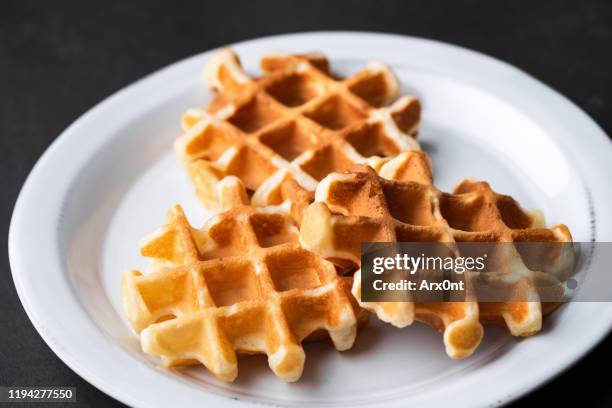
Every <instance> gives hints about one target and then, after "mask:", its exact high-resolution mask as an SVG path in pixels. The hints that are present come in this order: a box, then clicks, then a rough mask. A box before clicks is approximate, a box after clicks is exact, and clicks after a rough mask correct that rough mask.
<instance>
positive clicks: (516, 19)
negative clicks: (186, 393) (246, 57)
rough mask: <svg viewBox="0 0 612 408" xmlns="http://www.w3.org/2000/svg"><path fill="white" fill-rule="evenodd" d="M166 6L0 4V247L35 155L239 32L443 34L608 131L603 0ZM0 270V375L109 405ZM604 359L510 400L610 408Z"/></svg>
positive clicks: (611, 42) (1, 380) (597, 354)
mask: <svg viewBox="0 0 612 408" xmlns="http://www.w3.org/2000/svg"><path fill="white" fill-rule="evenodd" d="M175 3H177V4H176V5H173V6H170V7H169V5H170V4H171V2H161V1H160V2H154V3H153V2H142V1H112V2H109V1H107V2H96V3H94V2H83V1H57V2H29V1H4V2H2V3H1V4H0V95H1V97H2V100H1V102H0V136H1V138H0V143H1V148H0V171H1V173H2V174H3V182H2V187H3V194H2V196H1V198H0V202H1V204H2V213H1V214H2V218H1V222H2V231H3V233H2V234H0V242H1V243H2V245H3V246H4V248H6V246H7V243H6V240H7V235H8V226H9V220H10V214H11V211H12V208H13V205H14V202H15V199H16V198H17V194H18V192H19V189H20V187H21V185H22V183H23V181H24V180H25V178H26V176H27V174H28V172H29V171H30V169H31V168H32V166H33V165H34V163H35V161H36V159H37V158H38V157H39V156H40V155H41V154H42V152H43V151H44V150H45V149H46V148H47V146H49V144H50V143H51V142H52V141H53V139H55V138H56V137H57V135H58V134H59V133H60V132H61V131H62V130H63V129H64V128H65V127H66V126H68V125H69V124H70V123H71V122H72V121H73V120H75V119H76V118H77V117H78V116H79V115H81V114H82V113H84V112H85V111H86V110H88V109H89V108H90V107H91V106H93V105H94V104H95V103H97V102H99V101H100V100H102V99H103V98H105V97H107V96H108V95H110V94H112V93H113V92H115V91H117V90H118V89H120V88H122V87H123V86H125V85H128V84H129V83H131V82H132V81H134V80H136V79H138V78H140V77H142V76H144V75H146V74H148V73H150V72H152V71H154V70H156V69H158V68H161V67H163V66H165V65H167V64H169V63H172V62H174V61H177V60H179V59H181V58H184V57H187V56H190V55H192V54H195V53H198V52H201V51H204V50H207V49H210V48H212V47H217V46H219V45H222V44H227V43H232V42H236V41H240V40H244V39H248V38H253V37H260V36H265V35H271V34H278V33H285V32H296V31H306V30H373V31H386V32H395V33H404V34H408V35H414V36H421V37H427V38H433V39H437V40H441V41H447V42H450V43H455V44H458V45H462V46H465V47H469V48H472V49H475V50H478V51H482V52H484V53H487V54H490V55H492V56H495V57H497V58H500V59H502V60H505V61H507V62H510V63H511V64H514V65H516V66H518V67H519V68H522V69H523V70H525V71H527V72H528V73H530V74H531V75H533V76H535V77H536V78H539V79H540V80H542V81H544V82H545V83H547V84H549V85H551V86H552V87H553V88H555V89H557V90H558V91H560V92H561V93H563V94H565V95H566V96H567V97H569V98H570V99H571V100H573V101H574V102H575V103H576V104H577V105H579V106H581V107H582V108H583V109H584V110H586V111H587V112H588V113H589V114H590V115H591V116H592V117H593V118H594V119H595V120H596V121H597V122H598V123H599V124H600V125H601V126H602V127H603V128H604V130H606V132H607V133H608V134H610V133H612V115H610V113H609V109H610V108H611V107H612V100H611V98H612V2H609V1H606V0H601V1H580V2H579V1H562V2H547V1H457V2H450V1H431V0H427V1H397V2H392V1H371V2H370V1H357V0H351V1H337V0H325V1H315V0H305V1H301V2H290V1H279V2H265V1H263V2H262V1H235V0H234V1H216V2H210V3H207V2H205V1H202V0H200V1H190V2H187V1H185V2H175ZM43 4H45V5H46V6H44V7H42V5H43ZM577 136H578V137H579V136H580V135H577ZM611 159H612V158H611ZM0 273H1V280H0V311H1V313H0V385H71V386H76V387H77V389H78V391H77V395H78V402H79V404H78V405H82V406H101V405H108V406H120V404H119V403H118V402H115V401H114V400H113V399H112V398H110V397H107V396H106V395H104V394H103V393H102V392H100V391H98V390H96V389H95V388H94V387H92V386H90V385H89V384H87V383H86V382H85V381H83V380H82V379H81V378H79V376H77V375H76V374H75V373H73V372H72V371H71V370H70V369H69V368H68V367H67V366H65V365H64V364H63V363H62V362H61V361H60V360H59V359H58V358H57V357H55V355H54V354H53V353H52V352H51V350H50V349H49V348H48V347H47V346H46V345H45V343H44V342H43V340H42V339H41V338H40V336H39V335H38V334H37V333H36V331H35V330H34V328H33V327H32V325H31V323H30V321H29V320H28V318H27V316H26V314H25V312H24V310H23V308H22V306H21V304H20V302H19V300H18V298H17V294H16V292H15V289H14V286H13V283H12V279H11V277H10V270H9V265H8V258H5V259H4V261H3V262H2V263H1V264H0ZM576 335H577V336H579V335H580V333H576ZM610 361H612V338H610V337H609V338H608V339H607V340H606V341H605V342H604V343H602V344H601V345H600V346H599V347H598V348H597V349H595V350H594V351H593V352H592V353H590V354H589V355H588V356H587V357H586V358H585V359H583V360H582V361H581V362H579V363H578V364H577V365H575V366H574V367H573V368H571V369H570V370H569V371H567V372H566V373H564V374H562V375H560V376H559V377H558V378H557V379H554V380H552V381H551V382H550V383H549V384H547V385H545V386H543V387H542V388H540V389H539V390H538V391H536V392H535V393H533V394H531V395H529V396H527V397H525V398H523V399H522V400H519V401H518V402H517V403H516V405H520V406H522V405H534V404H542V405H552V404H553V403H565V404H567V405H569V404H574V403H575V404H576V405H578V404H580V405H585V406H612V388H610V386H609V379H608V376H607V375H605V374H603V373H604V372H607V368H608V364H609V362H610ZM524 369H525V370H529V367H524ZM598 373H599V374H598ZM509 375H512V374H509ZM577 384H583V385H581V386H580V387H581V388H578V385H577ZM500 397H501V396H500ZM21 406H23V405H21ZM70 406H74V404H70Z"/></svg>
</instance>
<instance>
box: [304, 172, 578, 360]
mask: <svg viewBox="0 0 612 408" xmlns="http://www.w3.org/2000/svg"><path fill="white" fill-rule="evenodd" d="M540 222H541V220H540V219H539V218H538V217H535V216H533V215H531V214H529V213H527V212H525V211H524V210H523V209H522V208H521V207H520V206H519V205H518V204H517V203H516V201H514V200H513V199H512V198H511V197H509V196H503V195H500V194H497V193H495V192H494V191H493V190H491V188H490V187H489V185H488V184H487V183H485V182H475V181H470V180H465V181H463V182H462V183H460V184H459V185H458V186H457V187H456V188H455V190H454V192H453V194H445V193H442V192H440V191H439V190H437V189H436V188H435V187H434V186H433V185H431V184H426V183H418V182H410V181H391V180H388V179H385V178H382V177H379V176H378V175H376V173H375V172H374V171H373V170H372V169H370V168H368V167H367V166H355V167H353V169H352V171H350V172H348V173H345V174H341V173H332V174H330V175H329V176H328V177H326V178H325V179H324V180H322V181H321V183H320V184H319V186H318V187H317V190H316V202H315V203H314V204H312V205H311V206H309V207H308V209H307V210H306V211H305V214H304V217H303V220H302V224H301V229H300V241H301V242H302V245H303V246H304V247H305V248H308V249H310V250H312V251H314V252H317V253H319V254H321V255H322V256H323V257H324V258H326V259H329V260H332V261H333V262H335V263H338V264H339V265H342V266H343V267H346V266H347V263H348V264H352V265H355V266H359V265H360V245H361V243H362V242H445V243H453V242H566V241H571V235H570V232H569V230H568V229H567V227H566V226H564V225H557V226H555V227H552V228H551V229H545V228H541V225H539V223H540ZM501 265H502V266H503V267H505V268H507V269H506V270H503V271H500V272H499V273H500V274H503V273H506V272H508V271H510V270H512V271H513V272H515V273H514V275H513V276H514V277H516V276H518V278H517V279H515V280H513V281H512V284H513V285H515V288H516V290H520V291H523V294H522V296H521V299H530V300H531V299H533V301H529V302H497V303H494V302H481V303H480V304H478V303H477V302H476V301H475V300H476V298H475V297H474V296H475V295H474V293H472V292H468V300H470V299H473V300H474V301H467V302H426V303H420V302H367V303H366V302H363V303H360V304H361V306H362V307H364V308H366V309H369V310H371V311H373V312H374V313H376V314H377V316H378V317H379V318H381V319H382V320H384V321H387V322H390V323H392V324H394V325H396V326H399V327H404V326H407V325H409V324H411V323H412V321H413V320H415V319H416V320H420V321H423V322H425V323H428V324H430V325H431V326H433V327H435V328H437V329H439V330H441V331H443V332H444V343H445V346H446V351H447V353H448V355H449V356H450V357H452V358H462V357H466V356H468V355H470V354H471V353H472V352H473V351H474V350H475V348H476V347H477V346H478V344H479V343H480V340H481V337H482V334H483V330H482V326H481V324H480V323H479V320H483V321H489V320H494V321H502V322H505V324H506V325H507V327H508V328H509V329H510V332H511V333H512V334H513V335H516V336H523V335H529V334H533V333H535V332H537V331H539V330H540V328H541V323H542V305H541V302H540V301H539V297H538V292H537V290H536V286H535V279H536V277H535V276H534V274H535V272H532V271H530V270H529V269H528V268H527V267H526V266H525V265H524V263H523V262H522V260H521V257H520V256H519V254H518V253H517V251H516V250H514V251H508V253H507V254H505V255H504V258H503V262H501ZM516 271H520V272H519V273H516ZM470 276H471V275H470V274H469V273H466V274H465V279H466V286H467V287H468V288H470V287H472V285H471V284H470V281H469V279H470ZM360 278H361V274H360V272H359V271H357V273H356V274H355V279H354V285H353V294H354V295H355V297H356V298H357V299H361V282H360Z"/></svg>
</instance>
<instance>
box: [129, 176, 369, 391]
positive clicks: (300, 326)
mask: <svg viewBox="0 0 612 408" xmlns="http://www.w3.org/2000/svg"><path fill="white" fill-rule="evenodd" d="M221 197H223V198H224V200H225V204H226V205H227V206H228V207H230V208H231V209H230V210H228V211H226V212H224V213H221V214H218V215H216V216H215V217H213V218H212V219H210V220H209V221H208V222H207V223H206V224H205V225H204V227H203V228H202V229H195V228H193V227H192V226H191V225H190V224H189V222H188V221H187V219H186V217H185V214H184V213H183V211H182V209H181V208H180V207H179V206H176V207H173V208H172V209H170V211H169V212H168V223H167V225H165V226H164V227H161V228H159V229H158V230H157V231H155V232H153V233H152V234H150V235H149V236H147V237H146V238H145V239H144V240H143V241H142V242H141V252H142V254H143V255H145V256H148V257H151V258H152V259H153V262H152V264H151V266H150V268H149V270H148V273H146V274H142V273H140V272H139V271H135V270H132V271H129V272H127V273H126V274H124V276H123V280H122V291H123V295H122V296H123V302H124V307H125V310H126V314H127V316H128V318H129V321H130V322H131V324H132V326H133V327H134V329H135V330H136V331H137V332H139V333H140V339H141V346H142V349H143V350H144V351H145V352H146V353H148V354H151V355H155V356H160V357H161V358H162V362H163V364H164V365H166V366H178V365H186V364H197V363H201V364H204V365H205V366H206V367H207V368H208V369H209V370H210V371H211V372H212V373H213V374H214V375H215V376H216V377H217V378H219V379H220V380H224V381H232V380H234V379H235V377H236V375H237V370H238V368H237V357H236V356H237V353H239V354H243V353H245V354H255V353H258V354H259V353H264V354H266V355H267V356H268V363H269V366H270V368H271V369H272V370H273V371H274V373H275V374H276V375H277V376H278V377H280V378H281V379H283V380H285V381H296V380H297V379H299V378H300V376H301V373H302V370H303V366H304V360H305V354H304V350H303V348H302V346H301V342H302V341H303V340H304V339H307V338H311V337H313V336H317V335H318V334H319V333H320V331H322V330H323V331H326V332H327V333H328V334H329V337H330V338H331V340H332V342H333V344H334V346H335V347H336V348H337V349H338V350H346V349H348V348H350V347H351V346H352V345H353V342H354V340H355V336H356V330H357V325H358V323H360V322H363V321H364V318H367V316H364V315H363V314H361V313H360V311H361V309H360V308H359V307H358V305H357V303H356V302H355V300H354V298H353V296H352V295H351V293H350V289H351V283H352V278H348V277H341V276H338V274H337V273H336V269H335V267H334V266H333V264H331V263H330V262H327V261H325V260H323V259H322V258H321V257H319V256H318V255H316V254H314V253H312V252H310V251H307V250H305V249H303V248H302V247H301V246H300V244H299V242H298V231H297V229H296V227H295V224H294V222H293V220H292V219H291V217H290V216H289V215H288V213H287V211H286V210H285V209H284V208H283V207H272V206H269V207H251V206H248V205H243V204H246V193H245V191H244V186H243V185H242V183H241V182H240V181H239V180H237V179H236V178H234V177H228V178H226V179H225V180H224V183H223V186H222V188H221Z"/></svg>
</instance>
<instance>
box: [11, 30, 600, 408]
mask: <svg viewBox="0 0 612 408" xmlns="http://www.w3.org/2000/svg"><path fill="white" fill-rule="evenodd" d="M347 35H348V36H353V37H354V41H357V37H359V36H362V37H363V36H368V37H376V38H377V39H378V40H381V41H382V40H384V39H393V40H395V41H399V40H409V41H413V42H415V43H421V44H425V45H428V46H433V47H447V48H449V49H453V50H455V51H458V52H463V53H468V54H472V55H474V56H476V57H478V58H481V59H482V58H484V59H486V60H488V61H489V62H490V63H493V64H495V65H497V66H499V67H503V68H505V69H508V68H509V69H511V70H514V71H516V72H518V73H520V74H521V76H524V77H525V79H527V80H528V81H530V82H531V85H534V86H536V87H539V88H540V91H544V93H548V94H549V95H550V96H552V97H553V98H555V97H556V98H561V99H562V100H563V102H564V103H566V104H569V105H570V107H571V108H572V111H575V112H576V113H577V114H580V115H582V116H583V119H585V120H586V121H587V122H585V123H588V122H590V123H589V125H591V126H593V125H594V130H595V131H594V132H593V134H592V135H591V137H592V139H594V141H593V144H595V143H599V144H601V143H602V142H605V143H606V144H607V146H608V147H607V148H608V149H609V148H610V146H612V145H611V144H610V141H609V140H608V139H607V138H606V134H605V132H604V131H603V129H602V128H601V127H600V126H599V124H597V122H595V121H594V120H593V119H592V118H591V117H590V116H588V115H587V114H586V113H585V112H584V111H583V110H582V109H580V107H578V106H576V105H575V104H574V103H573V102H572V101H571V100H569V99H568V98H567V97H565V96H564V95H562V94H560V93H558V92H557V91H555V90H554V89H552V88H551V87H549V86H548V85H546V84H544V83H543V82H541V81H539V80H538V79H536V78H534V77H533V76H531V75H530V74H528V73H526V72H524V71H523V70H521V69H519V68H517V67H515V66H513V65H510V64H508V63H506V62H504V61H501V60H498V59H497V58H494V57H491V56H489V55H486V54H483V53H481V52H478V51H475V50H471V49H468V48H465V47H462V46H458V45H454V44H450V43H446V42H441V41H437V40H432V39H427V38H420V37H413V36H406V35H401V34H392V33H381V32H366V31H307V32H299V33H288V34H278V35H271V36H266V37H259V38H254V39H249V40H246V41H241V42H238V43H234V44H232V46H235V47H246V46H249V45H252V44H253V43H256V42H266V41H270V40H279V39H281V38H283V39H286V40H291V39H292V38H296V37H307V36H347ZM208 52H211V50H206V51H203V52H200V53H198V54H195V55H192V56H189V57H186V58H184V59H181V60H179V61H177V62H174V63H172V64H170V65H167V66H165V67H162V68H160V69H158V70H155V71H153V72H152V73H150V74H148V75H145V76H144V77H142V78H141V79H138V80H136V81H134V82H132V83H130V84H129V85H127V86H125V87H123V88H121V89H119V90H118V91H116V92H114V93H113V94H111V95H110V96H108V97H106V98H105V99H103V100H102V101H100V102H99V103H97V104H96V105H94V106H93V107H92V108H90V109H88V110H87V111H86V112H85V113H84V114H82V115H81V116H80V117H79V118H78V119H76V120H75V121H74V122H72V123H71V124H70V125H69V126H68V127H67V128H66V129H65V130H64V131H62V132H61V133H60V135H59V136H58V137H57V138H56V139H55V140H54V141H53V142H52V143H51V144H50V146H49V147H48V148H47V149H46V150H45V151H44V153H43V154H42V155H41V157H40V158H39V159H38V160H37V162H36V164H35V165H34V167H33V168H32V170H31V171H30V173H29V175H28V177H27V178H26V181H25V182H24V184H23V187H22V188H21V190H20V192H19V195H18V198H17V200H16V203H15V207H14V209H13V214H12V217H11V221H10V227H9V240H8V252H9V263H10V267H11V273H12V278H13V282H14V285H15V287H16V290H17V293H18V296H19V299H20V301H21V303H22V305H23V307H24V309H25V311H26V313H27V315H28V318H29V319H30V321H31V322H32V324H33V325H34V327H35V328H36V330H37V332H38V333H39V335H40V336H41V337H42V338H43V340H44V341H45V342H46V343H47V345H48V346H49V347H50V348H51V349H52V350H53V352H54V353H55V354H56V355H57V356H58V357H59V358H60V359H61V360H62V361H63V362H64V363H65V364H67V365H68V366H69V367H70V368H71V369H72V370H74V371H75V372H76V373H77V374H78V375H79V376H80V377H82V378H83V379H84V380H85V381H87V382H89V383H90V384H92V385H93V386H95V387H96V388H98V389H100V390H101V391H102V392H104V393H106V394H107V395H110V396H111V397H113V398H116V399H117V400H119V401H121V402H123V403H125V404H128V405H137V406H144V405H146V402H145V400H142V399H140V398H137V397H135V396H133V395H131V394H130V393H129V392H123V391H118V390H120V389H121V388H117V384H114V383H113V381H110V382H109V381H108V379H104V378H101V377H100V376H99V375H97V374H96V373H95V370H90V369H88V367H86V364H83V363H82V362H79V361H78V359H77V358H73V356H72V355H71V354H70V353H69V352H68V351H67V350H66V348H65V345H66V344H69V343H66V342H65V341H64V342H62V340H61V339H59V338H57V337H55V336H53V335H52V334H51V333H50V330H49V328H47V327H46V325H45V323H44V321H41V315H40V310H38V311H37V310H36V308H35V306H33V304H32V303H31V296H32V294H28V292H27V291H28V290H29V289H27V286H24V285H25V283H24V281H23V280H22V277H21V275H22V274H23V272H22V271H21V270H20V268H21V264H23V261H22V260H20V258H22V257H23V256H24V254H23V253H22V252H21V251H20V250H19V248H20V245H21V240H20V238H21V235H22V234H20V231H23V230H24V229H25V227H26V224H27V223H28V220H27V214H25V213H24V212H23V209H24V206H25V204H24V201H25V200H26V199H27V197H28V196H29V195H31V194H32V191H35V188H36V186H35V181H36V179H37V178H39V174H40V173H41V171H42V170H41V169H43V167H45V166H47V163H48V162H50V161H52V160H53V157H54V156H55V155H56V152H57V151H58V150H60V149H62V146H63V144H64V143H65V140H67V139H68V136H66V135H69V134H70V133H72V132H75V129H78V127H80V126H83V124H86V123H87V121H88V120H89V119H90V118H91V116H93V115H95V114H98V113H99V112H100V111H103V110H104V109H106V108H108V107H110V106H112V104H113V103H114V102H115V101H116V100H117V99H119V98H121V97H122V95H125V94H127V93H129V92H133V91H134V89H135V88H137V87H138V86H140V85H142V84H143V83H144V82H146V81H147V80H150V79H152V78H155V77H158V76H160V75H161V74H163V73H167V72H169V71H171V70H173V69H175V68H177V67H178V66H179V65H181V64H187V63H188V61H190V60H192V59H196V58H198V57H201V56H202V55H203V54H205V53H208ZM597 133H598V134H599V136H597V137H596V134H597ZM607 308H608V309H610V310H612V304H607ZM84 312H85V313H87V312H86V311H84ZM43 314H44V313H43ZM88 317H89V316H88ZM94 324H95V323H94ZM611 328H612V316H610V317H608V319H607V320H606V321H605V325H604V324H603V323H602V324H601V325H600V326H598V330H594V331H593V333H592V334H591V337H589V338H588V340H586V341H584V343H583V344H582V349H581V350H579V351H577V352H575V353H574V354H572V355H571V357H569V358H566V360H564V361H562V362H557V363H556V364H552V363H551V364H550V365H549V368H548V370H547V372H546V374H544V373H542V374H541V376H543V377H544V378H540V379H538V380H536V381H535V382H533V383H532V384H528V385H523V387H522V388H521V389H519V390H515V391H514V392H513V393H512V394H511V395H509V396H507V397H505V398H504V399H503V400H499V401H496V400H498V399H499V398H495V399H492V400H491V401H492V402H493V403H494V404H499V403H501V404H505V403H508V402H510V401H512V400H514V399H516V398H519V397H521V396H523V395H525V394H526V393H528V392H530V391H532V390H533V389H535V388H537V387H539V386H542V385H543V384H545V383H547V382H548V381H551V380H552V379H553V378H555V377H556V376H558V375H559V374H561V373H562V372H563V371H565V370H566V369H568V368H569V367H571V366H572V365H573V364H575V363H576V362H577V361H578V360H579V359H581V358H582V357H583V356H584V355H585V354H587V353H588V352H589V351H590V350H591V349H592V348H593V347H595V345H597V344H598V343H599V342H600V341H601V340H602V339H603V338H604V336H605V335H606V334H607V333H608V332H609V331H610V329H611ZM100 334H101V335H102V336H104V333H102V332H101V331H100ZM523 382H524V381H523ZM515 388H516V387H515ZM208 395H210V397H211V401H213V400H214V401H215V402H219V403H224V404H231V405H233V404H232V403H236V401H233V400H231V399H229V398H225V397H220V396H219V395H215V394H212V393H211V394H208ZM240 402H249V400H248V399H245V400H241V401H240ZM481 402H482V401H481Z"/></svg>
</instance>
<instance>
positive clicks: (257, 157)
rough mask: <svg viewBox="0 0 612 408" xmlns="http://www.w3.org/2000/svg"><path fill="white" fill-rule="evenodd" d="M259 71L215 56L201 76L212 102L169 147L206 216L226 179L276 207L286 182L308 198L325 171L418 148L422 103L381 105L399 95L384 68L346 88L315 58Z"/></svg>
mask: <svg viewBox="0 0 612 408" xmlns="http://www.w3.org/2000/svg"><path fill="white" fill-rule="evenodd" d="M261 66H262V69H263V71H264V73H265V75H264V76H263V77H261V78H258V79H253V78H251V77H250V76H248V75H247V74H246V73H245V72H244V70H243V69H242V67H241V65H240V62H239V60H238V57H237V56H236V54H234V53H233V52H232V51H231V50H229V49H223V50H220V51H218V52H217V53H216V54H215V55H214V56H213V57H212V59H211V61H210V62H209V63H208V65H207V67H206V69H205V71H204V81H205V83H206V84H207V85H208V86H209V87H211V88H212V89H213V90H214V91H216V92H217V96H216V97H215V98H214V100H213V101H212V103H211V104H210V107H209V109H208V111H206V110H202V109H193V110H190V111H188V112H187V113H186V114H185V116H184V118H183V125H184V128H185V133H184V134H183V135H182V136H181V137H180V138H179V139H177V141H176V144H175V147H176V150H177V153H178V155H179V158H180V160H181V162H182V163H183V165H184V166H185V167H187V168H188V171H189V174H190V177H191V179H192V181H193V182H194V184H195V187H196V192H197V193H198V197H199V198H200V200H201V201H202V202H203V204H204V205H205V206H206V207H207V208H209V209H211V210H213V211H219V210H223V206H222V205H221V204H220V200H219V195H218V192H217V183H218V181H219V180H221V179H223V177H225V176H228V175H233V176H237V177H238V178H239V179H240V180H242V181H243V182H244V183H245V185H246V187H247V188H248V189H249V190H250V191H254V194H253V196H252V203H253V204H255V205H270V204H273V205H274V204H280V203H281V202H282V201H284V199H286V198H287V191H289V192H291V191H293V188H291V187H289V188H288V187H286V186H284V184H285V183H286V182H288V181H291V180H292V183H293V184H295V185H297V186H298V187H300V189H301V190H304V191H305V192H312V191H314V190H315V188H316V185H317V183H318V181H319V180H321V179H322V178H323V177H325V176H326V175H327V174H329V173H330V172H333V171H342V170H345V169H346V168H348V167H349V166H350V165H352V164H354V163H367V164H369V165H371V166H373V167H377V166H380V165H381V162H384V161H385V160H386V158H389V157H392V156H394V155H397V154H398V153H401V152H403V151H409V150H415V149H418V148H419V145H418V143H417V142H416V139H415V137H416V133H417V128H418V124H419V119H420V104H419V102H418V100H417V99H416V98H414V97H407V96H404V97H401V98H399V99H397V100H396V101H395V102H393V103H392V104H391V105H388V103H389V102H391V101H392V100H394V99H395V98H396V97H397V94H398V89H399V86H398V83H397V80H396V78H395V76H394V75H393V74H392V73H391V72H390V70H389V69H388V68H387V67H386V66H385V65H384V64H382V63H376V62H374V63H370V64H369V65H368V66H367V67H366V69H365V70H363V71H360V72H358V73H357V74H355V75H352V76H350V77H348V78H346V79H344V80H338V79H336V78H333V77H332V76H331V74H330V73H329V64H328V61H327V59H326V58H325V57H324V56H322V55H319V54H307V55H271V56H266V57H264V58H263V59H262V61H261ZM287 189H288V190H287Z"/></svg>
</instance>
